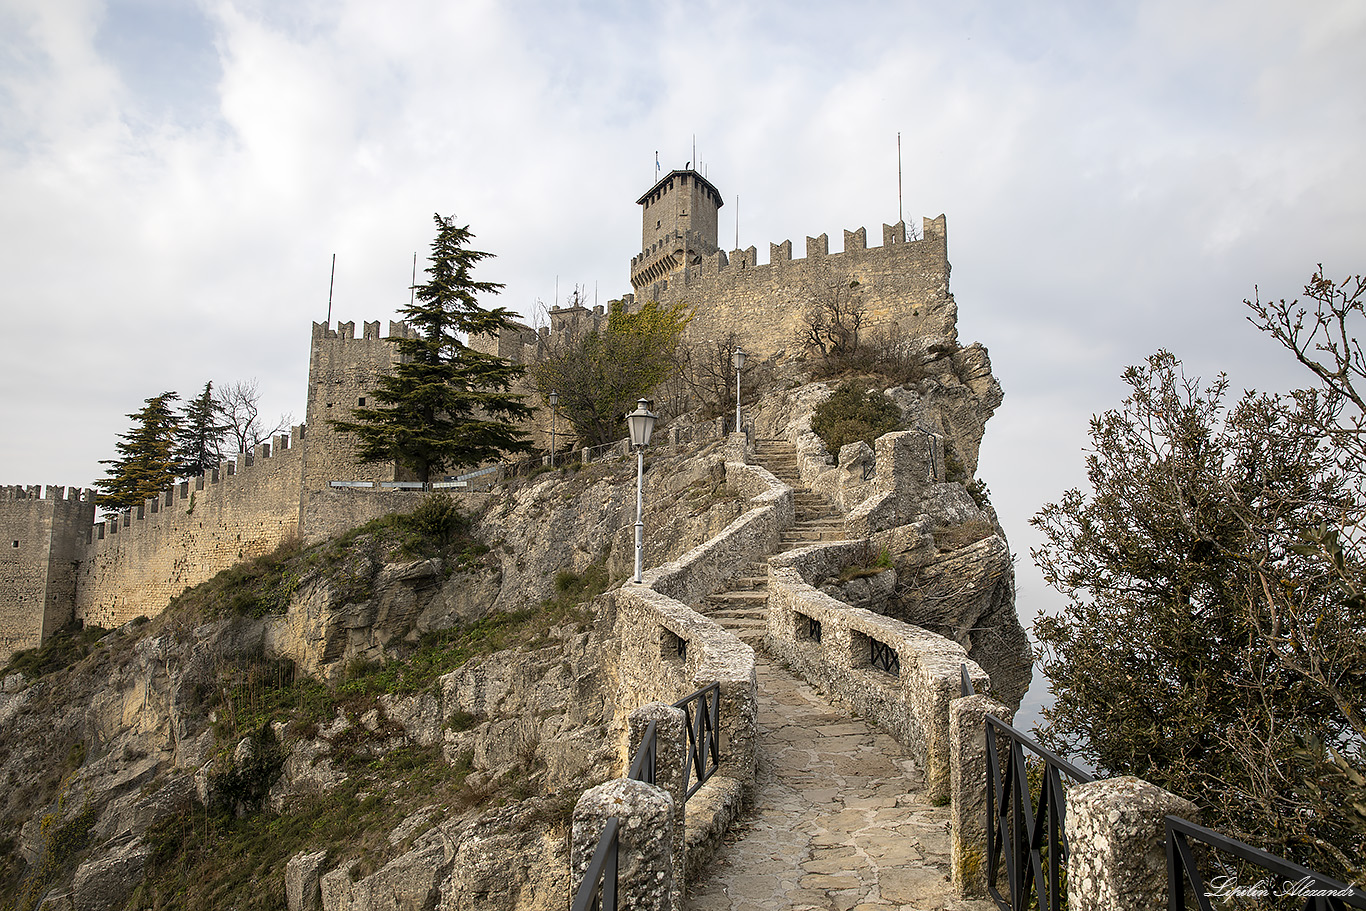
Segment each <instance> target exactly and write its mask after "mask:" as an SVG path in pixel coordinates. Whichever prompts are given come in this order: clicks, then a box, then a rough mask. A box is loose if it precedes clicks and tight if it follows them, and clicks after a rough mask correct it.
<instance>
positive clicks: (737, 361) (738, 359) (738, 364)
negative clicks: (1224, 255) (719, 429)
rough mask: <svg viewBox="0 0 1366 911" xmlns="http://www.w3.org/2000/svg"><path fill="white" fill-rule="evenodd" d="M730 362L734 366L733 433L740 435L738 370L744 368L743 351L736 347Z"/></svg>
mask: <svg viewBox="0 0 1366 911" xmlns="http://www.w3.org/2000/svg"><path fill="white" fill-rule="evenodd" d="M730 362H731V363H732V364H733V365H735V432H736V433H740V432H741V430H742V425H741V423H740V369H741V368H742V367H744V366H745V349H743V348H741V347H739V346H736V348H735V354H733V355H731V359H730Z"/></svg>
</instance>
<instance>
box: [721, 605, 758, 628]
mask: <svg viewBox="0 0 1366 911" xmlns="http://www.w3.org/2000/svg"><path fill="white" fill-rule="evenodd" d="M707 616H708V617H710V618H712V619H713V620H715V621H716V622H717V623H719V624H721V625H722V626H726V625H728V624H729V623H730V622H731V621H746V622H748V621H750V620H757V621H759V622H761V623H767V622H768V608H767V607H756V608H754V609H753V610H718V611H712V612H711V613H710V614H707Z"/></svg>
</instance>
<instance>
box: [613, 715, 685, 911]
mask: <svg viewBox="0 0 1366 911" xmlns="http://www.w3.org/2000/svg"><path fill="white" fill-rule="evenodd" d="M686 718H687V716H686V714H685V713H684V712H683V710H682V709H676V708H674V707H673V706H671V705H667V704H665V703H663V702H651V703H649V704H647V705H642V706H640V707H639V708H636V709H632V710H631V714H630V715H629V716H628V719H627V724H628V726H629V727H630V744H631V750H630V755H632V756H634V755H635V753H636V750H638V749H639V748H640V741H641V738H642V737H644V735H645V731H646V729H647V728H648V727H649V726H650V722H651V721H653V722H654V723H655V787H657V788H659V789H660V790H662V791H664V792H665V793H666V794H668V795H669V797H670V798H671V799H672V800H673V845H672V854H671V856H672V858H673V871H674V872H673V878H674V890H673V894H674V897H673V907H674V908H675V909H678V908H681V907H682V899H683V889H684V886H685V883H684V870H685V868H686V860H687V856H686V853H685V851H686V839H685V838H684V830H683V814H684V803H685V802H686V801H687V799H688V796H687V787H688V782H687V780H686V779H685V778H684V775H683V770H684V759H685V757H686V756H687V750H688V733H687V721H686Z"/></svg>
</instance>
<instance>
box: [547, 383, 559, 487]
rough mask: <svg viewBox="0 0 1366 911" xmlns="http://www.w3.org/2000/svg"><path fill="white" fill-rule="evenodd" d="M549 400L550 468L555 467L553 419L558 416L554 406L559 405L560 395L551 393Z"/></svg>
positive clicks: (557, 410)
mask: <svg viewBox="0 0 1366 911" xmlns="http://www.w3.org/2000/svg"><path fill="white" fill-rule="evenodd" d="M548 398H549V399H550V467H551V468H554V467H555V429H556V428H555V419H556V418H558V417H559V416H560V412H559V409H558V408H556V407H555V406H557V405H559V404H560V394H559V393H558V392H552V393H550V395H549V396H548Z"/></svg>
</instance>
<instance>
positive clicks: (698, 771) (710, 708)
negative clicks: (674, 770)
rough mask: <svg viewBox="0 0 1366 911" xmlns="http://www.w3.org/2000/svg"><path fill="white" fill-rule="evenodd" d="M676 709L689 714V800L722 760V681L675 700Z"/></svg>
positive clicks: (685, 776) (685, 763)
mask: <svg viewBox="0 0 1366 911" xmlns="http://www.w3.org/2000/svg"><path fill="white" fill-rule="evenodd" d="M674 708H678V709H682V710H683V713H684V714H685V715H686V716H687V723H686V725H685V726H686V727H687V729H688V750H687V755H686V756H685V757H684V759H683V784H684V785H685V786H686V790H685V791H684V792H683V799H684V800H687V799H688V798H689V797H691V796H693V795H694V794H696V793H697V789H698V788H700V787H702V785H703V784H705V783H706V781H707V779H708V778H710V777H711V776H712V773H714V772H715V771H716V768H717V766H718V765H720V763H721V684H720V683H713V684H711V685H710V686H704V687H702V689H700V690H698V691H697V692H695V693H693V694H692V695H691V696H688V697H687V698H686V699H680V700H679V701H678V702H675V703H674Z"/></svg>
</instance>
